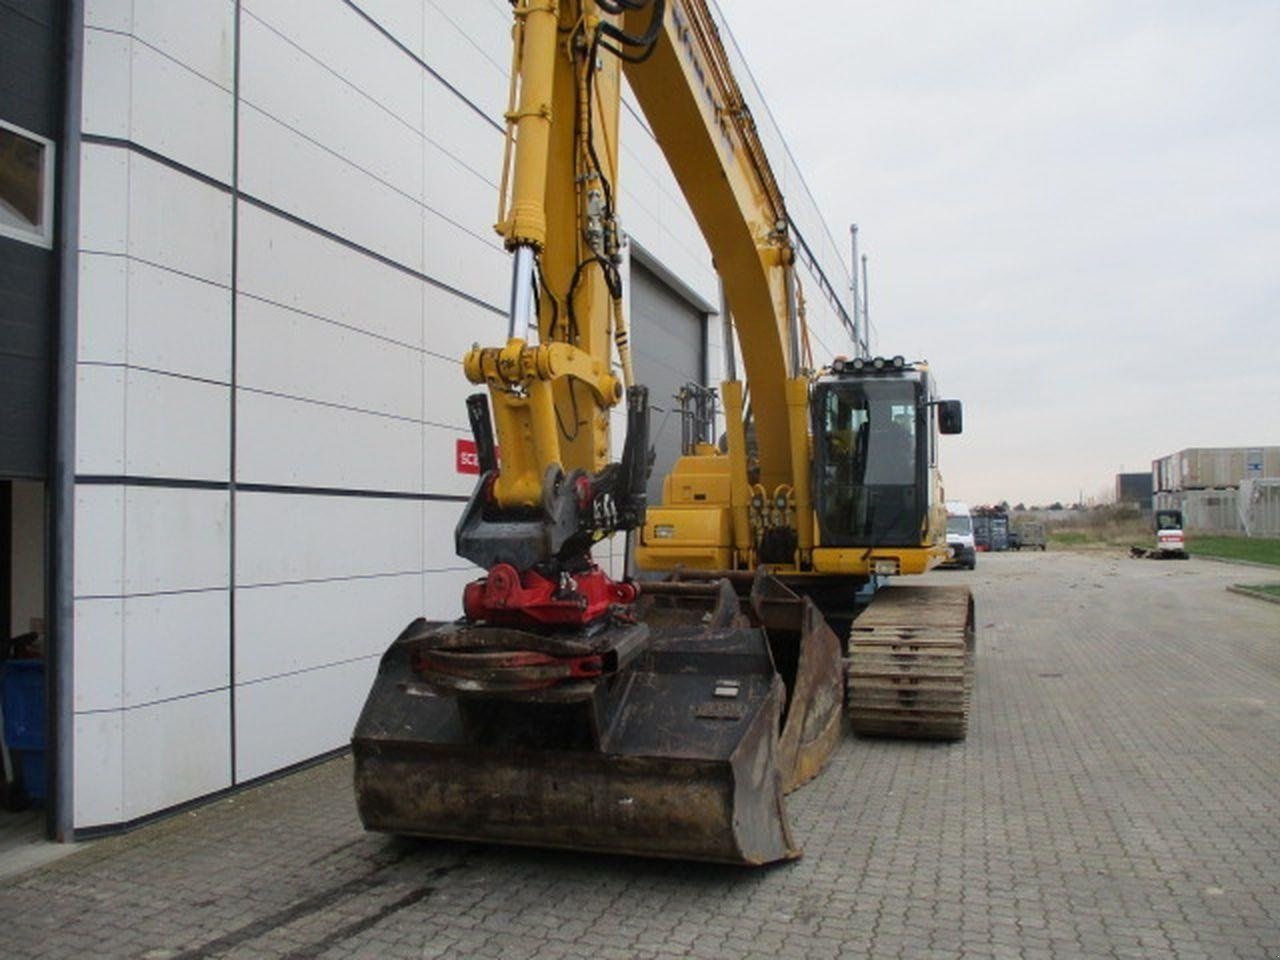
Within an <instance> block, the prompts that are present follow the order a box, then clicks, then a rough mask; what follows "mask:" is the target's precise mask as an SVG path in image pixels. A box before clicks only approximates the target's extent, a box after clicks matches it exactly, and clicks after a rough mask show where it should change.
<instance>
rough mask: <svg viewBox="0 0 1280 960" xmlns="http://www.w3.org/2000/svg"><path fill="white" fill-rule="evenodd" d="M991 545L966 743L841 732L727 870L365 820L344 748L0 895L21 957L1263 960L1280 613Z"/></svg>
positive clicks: (1276, 887)
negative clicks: (792, 830) (387, 830)
mask: <svg viewBox="0 0 1280 960" xmlns="http://www.w3.org/2000/svg"><path fill="white" fill-rule="evenodd" d="M1239 575H1240V571H1239V570H1236V569H1233V568H1231V567H1229V566H1223V565H1217V564H1206V563H1200V562H1196V561H1191V562H1186V563H1178V562H1165V563H1160V562H1153V561H1136V560H1127V559H1121V558H1113V557H1109V556H1099V555H1093V556H1090V555H1081V554H1069V553H1052V552H1051V553H1048V554H1034V555H1016V556H1015V555H1007V556H997V557H987V556H983V557H981V558H980V560H979V564H978V571H977V573H976V574H967V573H962V572H958V571H957V572H947V573H937V574H933V575H931V577H932V578H933V579H934V580H936V581H942V582H952V583H955V582H964V581H966V580H967V581H969V582H971V583H972V584H973V586H974V589H975V591H976V593H977V597H978V604H979V607H978V610H979V613H978V622H979V628H980V629H979V654H978V677H977V688H976V696H975V701H976V713H975V717H974V723H973V727H972V729H971V733H970V736H969V739H968V741H967V742H966V743H964V744H959V745H922V744H918V743H895V742H877V741H859V740H856V739H854V738H853V737H852V736H850V737H848V738H847V739H846V740H845V742H844V743H843V744H842V746H841V747H840V749H839V751H838V752H837V755H836V756H835V758H834V761H833V763H832V765H831V767H830V768H829V769H828V771H827V772H826V773H825V774H824V775H823V776H822V777H820V778H819V779H818V780H816V781H815V782H813V783H812V784H810V785H809V786H807V787H805V788H803V789H802V790H801V791H800V792H799V793H797V794H795V795H794V796H793V797H792V798H791V801H790V808H791V812H792V814H793V819H794V821H795V827H796V833H797V835H798V837H799V839H800V840H801V841H802V842H803V844H804V847H805V851H806V853H805V857H804V859H802V860H800V861H798V862H796V863H792V864H788V865H784V866H780V867H775V868H771V869H765V870H746V869H737V868H726V867H716V866H707V865H699V864H687V863H674V862H651V861H643V860H632V859H626V858H621V857H599V856H585V855H577V854H569V853H556V852H547V851H538V850H520V849H505V848H498V847H483V846H470V845H462V844H453V843H437V842H425V841H421V842H419V841H405V840H395V839H390V838H386V837H382V836H375V835H366V834H364V833H362V832H361V830H360V828H359V826H358V824H357V822H356V819H355V815H354V811H353V805H352V799H351V792H350V772H351V771H350V762H349V760H346V759H343V760H338V761H334V762H331V763H328V764H325V765H323V766H320V767H317V768H314V769H312V770H310V771H307V772H305V773H302V774H299V775H296V776H293V777H290V778H288V779H285V780H282V781H279V782H276V783H273V784H270V785H267V786H263V787H260V788H258V789H255V790H253V791H249V792H246V793H244V794H241V795H239V796H237V797H234V798H232V799H228V800H224V801H221V802H218V803H216V804H212V805H210V806H207V807H204V808H202V809H200V810H198V811H196V812H194V813H190V814H184V815H182V816H180V817H176V818H173V819H171V820H168V821H165V822H162V823H159V824H157V825H155V826H153V827H150V828H147V829H144V830H140V831H137V832H135V833H133V834H131V835H129V836H126V837H121V838H115V839H112V840H107V841H103V842H100V843H98V844H95V845H94V846H93V847H91V848H89V849H88V850H86V851H84V852H83V853H80V854H77V855H75V856H72V857H69V858H67V859H65V860H62V861H60V862H59V863H58V864H56V865H54V866H52V867H48V868H44V869H42V870H40V871H38V872H35V873H29V874H26V875H23V876H20V877H18V878H16V879H14V880H11V881H9V882H7V883H5V884H3V885H0V931H3V939H2V940H0V954H3V955H5V956H17V957H50V958H52V957H141V958H183V960H194V958H212V957H228V958H267V957H291V958H303V957H327V958H395V957H405V958H409V957H414V958H424V957H493V958H497V957H540V958H552V957H593V958H602V960H625V958H632V957H698V958H721V957H756V958H769V960H790V958H826V957H831V958H834V957H862V956H871V957H877V958H880V957H885V958H909V960H947V958H961V957H964V958H1021V960H1038V958H1058V960H1070V958H1099V957H1113V958H1130V957H1132V958H1154V957H1177V958H1181V960H1197V958H1198V960H1207V958H1215V960H1216V958H1230V957H1239V958H1250V960H1262V958H1267V960H1276V958H1278V957H1280V800H1278V795H1280V751H1278V750H1277V744H1278V743H1280V609H1278V608H1275V607H1273V606H1269V605H1267V604H1259V603H1254V602H1252V601H1250V600H1248V599H1246V598H1242V597H1237V596H1235V595H1232V594H1229V593H1227V592H1226V591H1225V590H1224V586H1225V585H1226V584H1227V583H1229V582H1232V581H1233V580H1236V579H1239V578H1240V576H1239Z"/></svg>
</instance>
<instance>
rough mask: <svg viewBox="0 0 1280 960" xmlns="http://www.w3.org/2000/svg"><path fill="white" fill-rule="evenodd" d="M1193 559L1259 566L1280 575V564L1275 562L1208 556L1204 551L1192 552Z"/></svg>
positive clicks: (1241, 565)
mask: <svg viewBox="0 0 1280 960" xmlns="http://www.w3.org/2000/svg"><path fill="white" fill-rule="evenodd" d="M1191 559H1192V560H1209V561H1212V562H1213V563H1233V564H1235V565H1236V566H1238V567H1257V568H1258V569H1259V570H1274V571H1275V572H1276V574H1277V575H1278V576H1280V566H1276V564H1274V563H1259V562H1258V561H1257V560H1231V559H1229V558H1227V557H1206V556H1205V555H1204V554H1203V553H1194V552H1193V553H1192V554H1191Z"/></svg>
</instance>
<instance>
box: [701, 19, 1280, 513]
mask: <svg viewBox="0 0 1280 960" xmlns="http://www.w3.org/2000/svg"><path fill="white" fill-rule="evenodd" d="M721 7H722V9H723V11H724V13H725V15H726V17H727V18H728V21H729V24H730V27H731V29H732V30H733V33H734V35H735V37H736V39H737V41H738V43H739V46H740V47H741V48H742V50H743V53H744V54H745V56H746V58H747V60H748V62H749V63H750V64H751V68H752V71H753V73H754V75H755V78H756V80H757V81H758V82H759V84H760V86H761V87H762V88H763V91H764V94H765V97H766V99H767V100H768V102H769V104H770V107H771V109H772V112H773V114H774V117H775V118H776V120H777V122H778V124H779V125H780V126H781V128H782V130H783V133H784V134H785V135H786V137H787V139H788V142H789V143H790V146H791V149H792V152H793V153H794V154H795V156H796V158H797V160H798V161H799V164H800V166H801V168H802V169H803V170H804V172H805V176H806V179H807V181H808V183H809V187H810V189H811V190H812V191H813V193H814V194H815V196H816V198H817V200H818V202H819V204H820V205H821V206H823V207H824V208H825V210H826V212H827V219H828V222H829V223H830V224H831V226H832V231H833V233H835V235H836V238H837V241H838V242H842V243H843V234H844V231H845V230H847V224H848V223H849V222H850V221H855V220H856V221H857V222H858V223H859V224H860V226H861V238H862V244H863V250H864V252H866V253H868V254H869V256H870V262H871V283H870V287H871V319H872V322H873V324H874V327H875V329H876V332H877V334H878V346H879V350H880V352H883V353H886V354H893V353H902V354H905V355H907V356H909V357H911V358H925V359H928V360H929V361H930V362H931V364H932V366H933V369H934V371H935V373H936V374H937V378H938V381H939V383H940V385H941V388H942V391H943V393H944V394H945V395H947V396H954V397H957V398H959V399H961V400H963V401H964V403H965V415H966V425H965V433H964V435H963V436H961V437H956V438H947V442H946V443H945V445H944V448H943V453H944V462H943V470H944V477H945V480H946V486H947V495H948V497H949V498H959V499H964V500H967V501H970V502H972V503H984V502H993V501H998V500H1001V499H1008V500H1009V501H1010V502H1014V503H1016V502H1018V501H1025V502H1027V503H1028V504H1030V503H1032V502H1037V503H1040V502H1046V503H1047V502H1050V501H1053V500H1063V501H1068V500H1074V499H1076V497H1077V496H1078V495H1079V493H1080V491H1083V492H1084V495H1085V496H1086V497H1090V496H1095V495H1097V494H1099V493H1101V492H1102V491H1103V490H1106V489H1110V487H1111V486H1112V484H1113V478H1114V475H1115V474H1116V473H1117V472H1119V470H1120V469H1121V467H1122V466H1123V468H1124V469H1125V470H1126V471H1138V470H1147V469H1149V468H1150V462H1151V460H1152V459H1153V458H1155V457H1157V456H1161V455H1164V454H1166V453H1171V452H1173V451H1175V450H1179V449H1182V448H1185V447H1193V446H1241V445H1257V444H1280V2H1278V0H1264V2H1255V3H1250V2H1223V0H1204V2H1185V3H1175V2H1165V3H1147V2H1131V0H1124V2H1120V0H1116V2H1108V3H1099V2H1081V0H1070V2H1057V0H1036V2H1032V3H1012V2H999V3H997V2H991V0H986V2H954V3H944V2H942V0H938V2H914V0H892V2H878V3H863V2H851V3H829V2H815V0H794V2H791V3H786V4H779V3H778V2H777V0H722V3H721Z"/></svg>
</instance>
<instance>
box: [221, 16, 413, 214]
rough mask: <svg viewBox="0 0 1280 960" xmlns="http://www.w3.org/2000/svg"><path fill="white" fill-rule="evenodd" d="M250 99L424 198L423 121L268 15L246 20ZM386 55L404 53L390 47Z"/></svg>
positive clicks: (243, 86) (243, 77)
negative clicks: (295, 39) (286, 33)
mask: <svg viewBox="0 0 1280 960" xmlns="http://www.w3.org/2000/svg"><path fill="white" fill-rule="evenodd" d="M241 44H242V45H243V46H242V48H241V49H242V57H243V65H242V67H241V73H240V91H241V96H242V97H243V98H244V100H245V102H247V103H251V104H253V105H254V107H256V108H257V109H259V110H261V111H262V112H263V113H266V114H269V115H270V116H272V117H274V118H275V119H276V120H278V121H280V122H281V123H283V124H285V125H287V126H288V127H290V128H292V129H293V130H295V131H297V132H298V133H300V134H302V135H303V136H305V137H307V138H309V139H311V140H314V141H316V142H317V143H321V144H323V145H324V146H325V147H326V148H327V149H329V150H332V151H334V152H335V153H337V154H339V155H340V156H342V157H344V158H346V159H347V160H349V161H351V163H353V164H355V165H356V166H358V167H360V168H362V169H364V170H366V171H367V172H368V173H370V174H372V175H373V176H376V177H377V178H379V179H380V180H382V181H384V182H385V183H387V184H389V185H390V186H393V187H395V188H396V189H397V190H400V191H402V192H403V193H406V194H408V195H409V196H411V197H413V198H414V199H417V200H421V199H422V178H423V159H422V151H423V138H422V130H421V126H422V125H421V121H420V120H417V121H409V120H406V119H404V118H401V117H399V116H397V115H396V114H394V113H392V112H391V111H390V110H388V109H387V108H385V107H383V106H382V105H381V104H379V103H378V102H377V101H375V100H373V99H372V98H370V97H369V95H368V94H366V93H363V92H361V91H360V90H359V89H358V88H356V87H355V86H353V85H352V83H351V82H350V81H349V80H348V79H347V78H345V77H342V76H339V75H338V74H335V73H334V72H333V71H332V70H331V69H329V68H328V67H326V66H325V65H324V64H323V63H321V62H320V61H318V60H316V59H315V58H314V57H312V56H309V55H308V54H307V53H305V52H304V51H302V50H300V49H299V48H298V47H297V46H295V45H294V44H292V43H290V42H289V41H288V40H286V39H285V38H284V37H283V36H282V35H280V34H279V33H277V32H276V31H274V30H272V29H271V28H269V27H267V26H266V25H265V24H263V23H262V21H260V20H257V19H255V18H253V17H246V18H245V19H244V24H243V26H242V27H241ZM385 55H386V56H403V54H400V53H399V52H398V51H395V52H392V51H390V50H389V51H388V53H387V54H385Z"/></svg>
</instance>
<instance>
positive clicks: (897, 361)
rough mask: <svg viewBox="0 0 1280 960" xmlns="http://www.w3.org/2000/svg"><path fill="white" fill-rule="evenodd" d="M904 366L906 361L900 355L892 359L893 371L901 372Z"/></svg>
mask: <svg viewBox="0 0 1280 960" xmlns="http://www.w3.org/2000/svg"><path fill="white" fill-rule="evenodd" d="M906 365H907V361H906V360H905V359H904V358H903V356H902V354H898V355H897V356H896V357H894V358H893V369H895V370H901V369H902V368H903V367H905V366H906Z"/></svg>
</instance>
